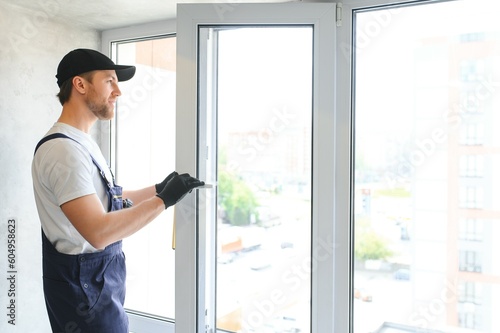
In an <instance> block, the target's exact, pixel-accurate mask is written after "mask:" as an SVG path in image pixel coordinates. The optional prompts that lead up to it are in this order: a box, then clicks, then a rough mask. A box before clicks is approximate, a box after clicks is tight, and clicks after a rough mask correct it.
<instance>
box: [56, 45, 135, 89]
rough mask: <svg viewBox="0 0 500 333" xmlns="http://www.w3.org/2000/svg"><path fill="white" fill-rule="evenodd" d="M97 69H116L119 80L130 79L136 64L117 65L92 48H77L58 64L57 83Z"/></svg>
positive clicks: (59, 83) (59, 84) (60, 83)
mask: <svg viewBox="0 0 500 333" xmlns="http://www.w3.org/2000/svg"><path fill="white" fill-rule="evenodd" d="M95 70H115V72H116V77H117V78H118V81H127V80H130V79H131V78H132V77H133V76H134V74H135V66H125V65H115V63H114V62H113V61H112V60H111V59H109V58H108V57H107V56H105V55H104V54H102V53H100V52H98V51H95V50H90V49H76V50H73V51H71V52H69V53H68V54H66V55H65V56H64V57H63V58H62V60H61V62H60V63H59V66H57V74H56V78H57V85H58V86H59V87H61V85H62V84H63V83H64V81H66V80H68V79H70V78H72V77H74V76H76V75H80V74H83V73H86V72H91V71H95Z"/></svg>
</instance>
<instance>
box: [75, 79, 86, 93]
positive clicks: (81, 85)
mask: <svg viewBox="0 0 500 333" xmlns="http://www.w3.org/2000/svg"><path fill="white" fill-rule="evenodd" d="M72 83H73V87H75V89H76V91H78V93H80V94H82V95H84V94H85V93H86V91H87V82H86V81H85V79H84V78H83V77H81V76H78V75H77V76H75V77H73V81H72Z"/></svg>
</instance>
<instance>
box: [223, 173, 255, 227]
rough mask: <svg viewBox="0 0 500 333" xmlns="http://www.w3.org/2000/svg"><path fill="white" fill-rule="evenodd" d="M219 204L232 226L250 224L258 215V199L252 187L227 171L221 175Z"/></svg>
mask: <svg viewBox="0 0 500 333" xmlns="http://www.w3.org/2000/svg"><path fill="white" fill-rule="evenodd" d="M218 184H219V203H220V205H221V207H222V209H224V211H225V213H226V219H227V220H228V221H229V223H231V224H232V225H237V226H242V225H249V224H250V221H251V219H250V217H251V216H252V215H255V214H256V209H257V199H256V197H255V195H254V193H253V192H252V190H251V189H250V187H249V186H248V185H247V184H246V183H245V182H244V181H242V180H241V179H239V178H238V177H236V176H235V175H233V174H230V173H228V172H226V171H221V172H220V173H219V182H218Z"/></svg>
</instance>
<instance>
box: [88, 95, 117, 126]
mask: <svg viewBox="0 0 500 333" xmlns="http://www.w3.org/2000/svg"><path fill="white" fill-rule="evenodd" d="M85 103H86V105H87V107H88V108H89V110H90V111H91V112H92V113H93V114H94V116H96V117H97V119H99V120H110V119H111V118H113V116H114V114H115V110H114V107H112V106H110V105H109V104H108V100H107V99H106V98H99V97H98V96H97V94H96V92H95V90H94V89H92V90H90V91H89V94H88V95H87V98H86V100H85Z"/></svg>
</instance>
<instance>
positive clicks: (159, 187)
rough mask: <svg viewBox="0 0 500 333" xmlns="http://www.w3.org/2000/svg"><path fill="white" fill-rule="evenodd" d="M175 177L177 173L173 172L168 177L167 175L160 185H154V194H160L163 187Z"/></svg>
mask: <svg viewBox="0 0 500 333" xmlns="http://www.w3.org/2000/svg"><path fill="white" fill-rule="evenodd" d="M177 175H178V173H177V172H175V171H174V172H172V173H171V174H170V175H168V176H167V178H165V179H164V180H163V181H162V182H161V183H158V184H156V185H155V188H156V193H160V192H161V191H162V190H163V189H164V188H165V185H167V183H168V181H169V180H170V179H172V178H174V176H177Z"/></svg>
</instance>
